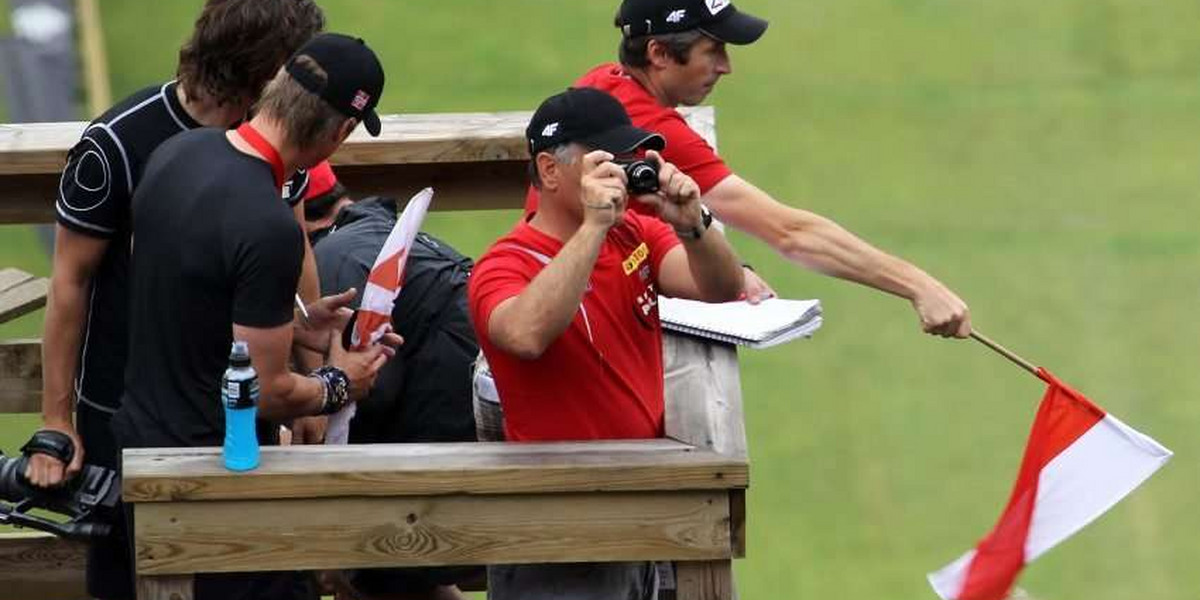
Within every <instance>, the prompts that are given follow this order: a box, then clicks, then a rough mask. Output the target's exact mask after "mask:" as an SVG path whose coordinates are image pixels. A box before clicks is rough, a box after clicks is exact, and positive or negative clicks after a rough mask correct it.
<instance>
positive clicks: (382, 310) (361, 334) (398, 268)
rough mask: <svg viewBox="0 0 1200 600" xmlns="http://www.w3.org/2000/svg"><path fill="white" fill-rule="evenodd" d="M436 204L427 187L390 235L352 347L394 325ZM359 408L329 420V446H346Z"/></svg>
mask: <svg viewBox="0 0 1200 600" xmlns="http://www.w3.org/2000/svg"><path fill="white" fill-rule="evenodd" d="M432 201H433V188H425V189H423V190H421V191H420V192H417V195H415V196H413V197H412V199H411V200H409V201H408V205H407V206H405V207H404V212H402V213H400V218H399V219H398V220H397V221H396V226H395V227H393V228H392V232H391V233H390V234H388V237H387V241H385V242H384V243H383V248H381V249H380V250H379V256H378V257H376V258H375V265H374V266H373V267H371V274H370V275H369V276H368V277H367V283H366V285H365V286H364V287H363V293H362V300H361V301H360V302H359V305H358V312H357V314H356V315H355V317H354V319H355V321H354V330H353V332H352V333H351V337H350V345H351V348H353V349H355V350H361V349H363V348H366V347H368V346H370V345H371V344H375V343H377V342H379V339H380V338H382V337H383V335H384V333H385V332H386V331H387V329H386V328H387V325H389V324H391V322H392V308H393V307H394V306H395V304H396V297H397V296H399V295H400V289H401V288H403V287H404V268H405V265H407V264H408V253H409V250H411V249H412V245H413V240H415V239H416V238H417V232H418V231H420V230H421V223H423V222H424V221H425V214H426V213H427V212H429V203H430V202H432ZM356 408H357V407H356V405H355V404H350V405H348V406H346V407H345V408H343V409H342V410H340V411H338V412H337V413H335V414H333V415H331V416H330V417H329V426H328V428H327V429H326V431H325V443H326V444H345V443H346V441H347V440H348V439H349V436H350V419H353V418H354V413H355V411H356Z"/></svg>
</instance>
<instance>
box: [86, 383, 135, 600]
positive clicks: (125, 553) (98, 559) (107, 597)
mask: <svg viewBox="0 0 1200 600" xmlns="http://www.w3.org/2000/svg"><path fill="white" fill-rule="evenodd" d="M110 421H112V415H111V414H109V413H107V412H105V411H103V410H100V409H98V408H95V407H93V406H90V405H88V404H84V403H80V404H79V407H78V408H77V409H76V411H75V428H76V431H78V432H79V437H81V438H83V460H84V462H85V463H87V464H90V465H97V466H101V467H105V468H109V469H119V467H120V465H119V464H118V463H119V462H120V461H119V457H120V450H118V449H117V442H116V440H115V439H114V438H113V432H112V428H111V427H109V423H110ZM115 514H116V515H120V514H121V511H120V510H118V511H117V512H116V513H115ZM109 524H110V525H111V526H112V531H111V533H109V535H107V536H104V537H101V538H92V540H91V542H90V543H89V544H88V554H87V590H88V594H90V595H92V596H94V597H95V598H98V599H99V600H132V599H133V598H135V597H136V596H137V594H136V592H135V591H134V587H133V581H134V576H133V562H132V560H131V557H132V554H131V552H130V548H131V544H130V543H129V536H128V534H127V530H126V528H125V519H121V518H115V519H112V520H111V521H110V523H109Z"/></svg>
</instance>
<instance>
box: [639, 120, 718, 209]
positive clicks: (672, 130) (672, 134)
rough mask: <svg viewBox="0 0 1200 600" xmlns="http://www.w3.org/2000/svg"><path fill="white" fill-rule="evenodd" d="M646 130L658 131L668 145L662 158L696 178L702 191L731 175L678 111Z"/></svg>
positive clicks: (714, 152) (706, 191) (715, 153)
mask: <svg viewBox="0 0 1200 600" xmlns="http://www.w3.org/2000/svg"><path fill="white" fill-rule="evenodd" d="M648 129H650V130H652V131H656V132H658V134H659V135H662V136H663V138H665V139H666V141H667V147H666V148H665V149H664V150H663V152H662V155H663V158H665V159H666V160H667V162H669V163H671V164H673V165H675V166H676V167H679V170H681V171H683V172H684V173H686V174H687V175H688V176H689V177H691V178H692V179H694V180H696V184H697V185H699V186H700V193H701V194H707V193H708V191H709V190H711V189H712V188H713V187H715V186H716V185H717V184H718V183H721V181H722V180H724V179H725V178H726V177H728V176H730V175H732V174H733V171H731V170H730V169H729V167H728V166H726V165H725V161H724V160H721V157H720V156H717V152H716V150H713V147H712V146H710V145H708V142H707V141H705V140H704V138H702V137H700V134H698V133H696V131H695V130H694V129H692V128H691V127H690V126H688V124H687V121H684V120H683V117H682V116H680V115H679V113H677V112H675V111H671V112H670V114H668V115H666V116H664V117H663V118H662V119H660V120H659V121H658V122H656V123H653V124H652V125H650V126H649V127H648Z"/></svg>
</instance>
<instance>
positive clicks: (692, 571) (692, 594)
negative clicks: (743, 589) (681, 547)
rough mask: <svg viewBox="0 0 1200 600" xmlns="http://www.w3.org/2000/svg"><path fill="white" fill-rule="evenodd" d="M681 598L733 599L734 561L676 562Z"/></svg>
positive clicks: (677, 586)
mask: <svg viewBox="0 0 1200 600" xmlns="http://www.w3.org/2000/svg"><path fill="white" fill-rule="evenodd" d="M675 586H676V592H675V593H676V597H677V598H678V599H679V600H733V599H734V597H735V593H734V591H733V563H732V561H728V560H709V561H700V562H690V561H680V562H677V563H675Z"/></svg>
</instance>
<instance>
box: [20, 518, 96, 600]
mask: <svg viewBox="0 0 1200 600" xmlns="http://www.w3.org/2000/svg"><path fill="white" fill-rule="evenodd" d="M86 565H87V547H86V546H85V545H83V544H82V543H79V542H71V541H67V540H63V539H60V538H57V537H55V536H52V535H50V534H48V533H41V532H18V533H0V590H3V593H0V596H3V597H4V598H36V599H37V600H81V599H82V598H86V597H87V582H86V572H85V570H84V568H85V566H86Z"/></svg>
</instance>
